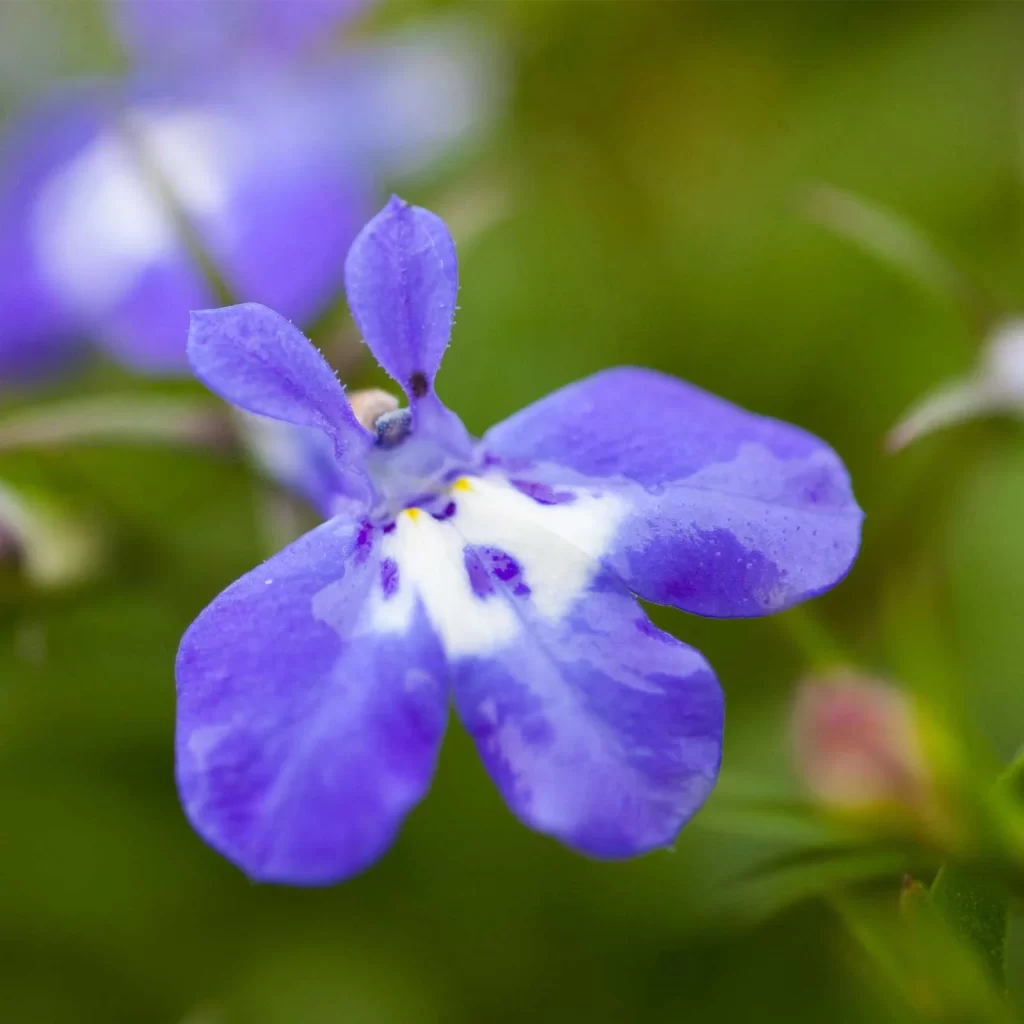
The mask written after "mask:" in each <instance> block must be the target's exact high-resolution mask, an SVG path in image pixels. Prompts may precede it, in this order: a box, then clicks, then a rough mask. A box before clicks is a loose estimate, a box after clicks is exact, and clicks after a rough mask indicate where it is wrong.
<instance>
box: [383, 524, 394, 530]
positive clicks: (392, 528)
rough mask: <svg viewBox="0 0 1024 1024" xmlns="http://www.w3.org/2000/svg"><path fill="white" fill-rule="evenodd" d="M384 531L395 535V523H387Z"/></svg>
mask: <svg viewBox="0 0 1024 1024" xmlns="http://www.w3.org/2000/svg"><path fill="white" fill-rule="evenodd" d="M383 529H384V532H385V533H394V532H395V524H394V523H393V522H391V523H385V524H384V527H383Z"/></svg>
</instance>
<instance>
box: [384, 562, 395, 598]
mask: <svg viewBox="0 0 1024 1024" xmlns="http://www.w3.org/2000/svg"><path fill="white" fill-rule="evenodd" d="M380 585H381V588H382V589H383V591H384V597H385V598H388V597H393V596H394V595H395V594H397V593H398V563H397V562H395V560H394V559H393V558H385V559H384V561H383V562H381V563H380Z"/></svg>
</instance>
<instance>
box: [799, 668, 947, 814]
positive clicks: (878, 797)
mask: <svg viewBox="0 0 1024 1024" xmlns="http://www.w3.org/2000/svg"><path fill="white" fill-rule="evenodd" d="M793 743H794V750H795V755H796V763H797V769H798V771H799V773H800V776H801V778H802V779H803V781H804V784H805V785H806V786H807V788H808V789H809V790H810V792H811V793H812V794H813V795H814V796H815V797H816V798H817V799H818V800H820V801H821V802H822V803H824V804H827V805H829V806H831V807H832V808H833V809H835V810H838V811H844V812H863V811H868V812H877V811H878V810H881V809H885V808H890V809H891V808H902V809H910V808H912V809H914V810H915V811H921V810H922V809H923V808H924V807H925V805H927V804H929V803H930V801H931V795H930V794H931V777H930V771H929V765H928V762H927V760H926V757H925V751H924V747H923V742H922V731H921V722H920V719H919V716H918V714H917V712H916V709H915V707H914V704H913V702H912V701H911V699H910V697H909V696H908V695H907V694H906V693H905V692H904V691H902V690H900V689H898V688H897V687H895V686H892V685H891V684H889V683H887V682H884V681H882V680H880V679H874V678H870V677H867V676H861V675H858V674H856V673H854V672H840V673H836V674H834V675H831V676H828V677H825V678H818V679H814V680H810V681H807V682H805V683H804V684H803V685H802V686H801V688H800V690H799V692H798V694H797V700H796V705H795V708H794V714H793Z"/></svg>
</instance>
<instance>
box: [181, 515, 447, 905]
mask: <svg viewBox="0 0 1024 1024" xmlns="http://www.w3.org/2000/svg"><path fill="white" fill-rule="evenodd" d="M386 578H387V574H386V573H383V572H382V566H381V560H380V557H379V551H378V545H377V543H376V538H375V536H374V531H373V530H372V528H371V527H370V526H369V525H368V524H366V523H359V522H355V521H347V520H340V519H335V520H332V521H330V522H328V523H325V524H324V525H323V526H321V527H319V528H318V529H316V530H314V531H313V532H311V533H309V534H306V536H304V537H302V538H301V539H300V540H298V541H297V542H296V543H295V544H293V545H292V546H291V547H289V548H286V549H285V550H284V551H282V552H281V553H280V554H278V555H276V556H274V557H273V558H271V559H270V560H269V561H267V562H265V563H264V564H263V565H262V566H260V567H259V568H258V569H255V570H253V571H252V572H250V573H249V574H248V575H246V576H244V577H242V579H240V580H239V581H238V582H237V583H235V584H233V585H232V586H231V587H229V588H228V589H227V590H226V591H224V593H223V594H221V595H220V596H219V597H218V598H217V599H216V600H215V601H214V602H213V603H212V604H211V605H210V606H209V607H208V608H207V609H206V610H205V611H204V612H203V613H202V614H201V615H200V616H199V618H198V619H197V620H196V621H195V622H194V623H193V625H192V626H191V628H190V629H189V630H188V632H187V633H186V634H185V637H184V639H183V640H182V643H181V648H180V650H179V653H178V662H177V681H178V734H177V774H178V785H179V788H180V791H181V797H182V802H183V804H184V807H185V811H186V813H187V815H188V817H189V819H190V820H191V822H192V824H193V825H194V826H195V828H196V829H197V830H198V831H199V832H200V834H201V835H202V836H203V837H204V838H205V839H206V840H207V841H208V842H209V843H210V844H211V845H212V846H214V847H215V848H216V849H218V850H219V851H220V852H222V853H223V854H224V855H225V856H227V857H228V858H229V859H231V860H232V861H234V862H235V863H236V864H238V865H239V866H240V867H241V868H242V869H243V870H244V871H245V872H246V873H247V874H249V875H250V876H251V877H252V878H255V879H258V880H264V881H275V882H287V883H293V884H310V885H314V884H324V883H329V882H333V881H337V880H339V879H341V878H344V877H346V876H348V875H351V874H354V873H355V872H357V871H360V870H362V869H363V868H365V867H366V866H367V865H369V864H370V863H372V862H373V861H374V860H375V859H376V858H378V857H379V856H380V855H381V854H382V853H383V852H384V850H386V849H387V847H388V846H389V845H390V843H391V842H392V840H393V839H394V836H395V834H396V832H397V830H398V828H399V826H400V824H401V822H402V820H403V819H404V817H405V815H406V814H407V813H408V812H409V810H410V809H411V808H412V807H413V806H414V805H415V804H416V803H417V802H418V801H419V800H420V799H421V798H422V796H423V795H424V793H425V792H426V790H427V787H428V786H429V783H430V780H431V777H432V775H433V772H434V766H435V762H436V759H437V752H438V749H439V746H440V742H441V737H442V734H443V731H444V725H445V718H446V671H445V664H444V656H443V654H442V652H441V648H440V645H439V644H438V641H437V639H436V637H435V635H434V633H433V631H432V630H431V629H430V628H429V626H428V625H427V624H426V621H425V618H424V617H423V615H422V613H418V614H416V615H414V616H413V617H412V618H411V619H410V620H409V622H408V624H407V628H406V629H404V630H402V631H401V632H396V631H392V632H390V633H389V634H388V635H387V637H386V640H384V642H381V639H380V637H379V635H378V634H376V633H375V632H374V630H373V629H372V628H371V627H370V626H368V625H367V624H366V610H367V608H368V607H369V606H370V603H371V602H372V600H373V599H374V595H376V598H377V599H378V600H379V599H380V597H381V591H382V588H383V587H384V586H385V583H384V580H385V579H386ZM387 585H388V587H391V586H392V585H393V581H389V582H388V584H387Z"/></svg>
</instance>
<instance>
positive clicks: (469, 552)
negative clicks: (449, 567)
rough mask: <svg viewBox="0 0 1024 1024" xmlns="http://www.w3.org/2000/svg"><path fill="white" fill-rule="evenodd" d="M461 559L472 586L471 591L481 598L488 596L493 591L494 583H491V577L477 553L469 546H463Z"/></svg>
mask: <svg viewBox="0 0 1024 1024" xmlns="http://www.w3.org/2000/svg"><path fill="white" fill-rule="evenodd" d="M462 561H463V564H464V565H465V567H466V575H467V576H469V585H470V586H471V587H472V588H473V593H474V594H476V596H477V597H481V598H485V597H490V596H491V594H493V593H494V584H493V583H491V577H490V575H489V574H488V572H487V569H486V568H484V564H483V562H481V561H480V557H479V556H478V555H477V553H476V552H475V551H474V550H473V549H472V548H470V547H467V548H464V549H463V552H462Z"/></svg>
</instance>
